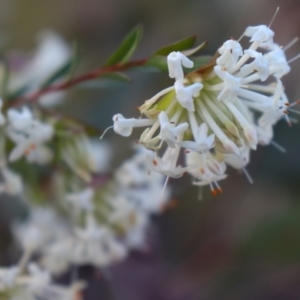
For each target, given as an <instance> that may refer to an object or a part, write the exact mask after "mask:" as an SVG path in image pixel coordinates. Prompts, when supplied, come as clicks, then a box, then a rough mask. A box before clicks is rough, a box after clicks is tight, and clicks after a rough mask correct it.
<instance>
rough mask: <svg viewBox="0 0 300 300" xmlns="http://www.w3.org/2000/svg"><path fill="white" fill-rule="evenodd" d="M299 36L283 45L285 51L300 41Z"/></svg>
mask: <svg viewBox="0 0 300 300" xmlns="http://www.w3.org/2000/svg"><path fill="white" fill-rule="evenodd" d="M298 40H299V38H298V37H295V38H293V39H292V40H291V41H290V42H289V43H288V44H287V45H286V46H285V47H283V49H282V50H283V51H286V50H288V49H289V48H291V47H292V46H294V44H296V43H297V42H298Z"/></svg>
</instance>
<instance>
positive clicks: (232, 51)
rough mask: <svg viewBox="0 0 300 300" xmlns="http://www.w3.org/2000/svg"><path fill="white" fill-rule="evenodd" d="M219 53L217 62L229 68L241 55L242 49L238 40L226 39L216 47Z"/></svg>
mask: <svg viewBox="0 0 300 300" xmlns="http://www.w3.org/2000/svg"><path fill="white" fill-rule="evenodd" d="M218 52H219V53H220V54H221V56H220V57H218V58H217V64H218V65H220V66H222V67H224V68H226V69H228V70H230V69H231V68H232V67H233V66H234V65H235V64H236V63H237V61H238V59H239V57H240V56H242V55H243V49H242V46H241V45H240V43H239V42H237V41H234V40H228V41H226V42H225V43H224V44H223V45H222V47H221V48H219V49H218Z"/></svg>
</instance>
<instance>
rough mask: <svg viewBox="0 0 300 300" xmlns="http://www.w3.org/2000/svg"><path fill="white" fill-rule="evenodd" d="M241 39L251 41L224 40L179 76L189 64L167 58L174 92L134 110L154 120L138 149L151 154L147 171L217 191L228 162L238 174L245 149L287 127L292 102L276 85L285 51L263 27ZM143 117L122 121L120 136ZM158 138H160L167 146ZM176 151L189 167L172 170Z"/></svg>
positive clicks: (284, 63) (284, 69)
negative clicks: (208, 56)
mask: <svg viewBox="0 0 300 300" xmlns="http://www.w3.org/2000/svg"><path fill="white" fill-rule="evenodd" d="M243 36H248V37H250V42H251V43H252V44H251V45H250V47H249V48H248V49H245V50H243V49H242V47H241V45H240V43H239V42H237V41H234V40H228V41H226V42H225V43H224V44H223V45H222V46H221V47H220V48H219V49H218V53H217V54H219V57H218V56H217V55H216V56H214V58H213V59H212V61H210V62H209V63H208V64H206V65H204V66H203V67H200V68H199V69H198V70H193V72H191V73H189V74H187V75H186V76H185V77H183V76H184V72H183V67H182V65H184V66H186V67H190V66H192V64H190V65H188V63H183V61H185V62H186V60H185V58H184V55H183V54H180V53H178V52H176V53H174V52H172V53H170V55H169V56H168V68H169V75H170V77H171V78H175V82H174V86H173V88H172V87H169V88H166V89H164V90H163V91H161V92H159V93H157V94H156V95H155V96H154V97H152V98H151V99H150V100H149V101H147V102H146V103H145V104H144V105H142V106H141V107H140V112H141V113H142V115H144V116H146V117H147V118H149V120H150V121H152V122H153V123H152V124H151V125H150V124H147V125H146V126H149V127H147V128H146V130H144V132H143V134H142V136H141V138H140V142H141V144H142V145H144V146H145V147H146V148H148V149H151V150H154V151H155V152H152V153H151V154H148V155H147V159H148V161H149V167H150V169H151V170H153V171H156V172H158V173H160V174H162V175H164V176H167V177H175V178H176V177H180V176H181V175H182V174H183V173H185V172H186V171H187V172H188V173H190V174H191V175H192V176H193V177H195V178H196V179H197V181H196V184H197V185H206V184H208V185H210V186H211V189H212V191H214V192H213V193H215V191H216V190H217V191H218V190H220V187H219V186H218V181H219V180H221V179H224V178H225V177H226V174H225V170H226V164H228V165H231V166H233V167H235V168H242V169H244V166H245V165H246V164H247V163H248V161H249V157H250V149H252V150H256V148H257V145H258V143H259V144H269V143H270V142H271V139H272V137H273V129H272V126H273V125H275V124H276V123H277V122H278V121H279V120H280V119H281V118H285V119H286V120H287V121H288V123H290V120H289V118H288V116H287V114H288V110H289V106H290V104H289V101H288V98H287V96H286V94H285V93H284V88H283V85H282V82H281V81H280V78H281V77H282V76H283V75H285V74H286V73H287V72H288V71H289V70H290V67H289V65H288V62H287V60H286V58H285V54H284V50H283V49H285V48H283V49H282V48H280V47H279V46H278V45H276V44H275V43H273V36H274V32H273V31H272V30H271V29H270V28H269V27H267V26H265V25H261V26H250V27H248V28H247V29H246V31H245V32H244V35H243ZM274 79H275V81H274ZM290 111H292V110H291V109H290ZM142 120H143V121H142ZM142 120H133V119H129V120H125V121H124V126H120V127H121V128H120V129H119V130H116V131H117V132H119V133H120V134H123V135H124V133H123V132H121V129H123V130H125V131H126V130H128V131H129V132H128V133H127V135H129V134H130V133H131V131H132V128H133V127H136V126H135V124H134V122H141V123H140V124H142V123H144V122H146V120H147V119H142ZM126 122H127V123H126ZM171 124H172V125H171ZM187 125H189V128H187ZM175 129H176V130H175ZM179 129H182V131H181V130H179ZM183 129H185V130H183ZM207 132H209V133H210V135H209V136H207ZM125 133H126V132H125ZM159 139H161V140H165V141H166V143H167V147H166V149H165V147H164V146H165V145H164V144H163V143H159ZM181 148H184V149H188V150H190V151H186V150H185V151H183V152H185V154H188V153H189V152H192V153H190V154H193V156H192V157H194V159H193V161H194V165H193V163H190V162H189V161H191V159H190V160H189V161H187V166H182V167H181V166H180V167H178V166H177V165H178V159H179V157H180V152H182V151H181V150H182V149H181ZM160 154H162V156H160ZM244 173H245V174H246V171H245V172H244ZM246 176H247V174H246ZM250 181H251V180H250Z"/></svg>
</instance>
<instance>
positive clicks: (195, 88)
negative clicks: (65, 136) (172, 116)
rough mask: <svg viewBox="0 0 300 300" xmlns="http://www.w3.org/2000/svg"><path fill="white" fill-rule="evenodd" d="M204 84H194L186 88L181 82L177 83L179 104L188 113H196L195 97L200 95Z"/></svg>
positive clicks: (176, 89)
mask: <svg viewBox="0 0 300 300" xmlns="http://www.w3.org/2000/svg"><path fill="white" fill-rule="evenodd" d="M202 88H203V84H201V83H200V82H196V83H193V84H192V85H189V86H184V85H183V84H182V83H181V82H180V81H176V82H175V91H176V97H177V100H178V102H179V103H180V104H181V106H182V107H184V108H186V109H187V110H188V111H195V106H194V97H197V96H198V95H199V92H200V90H201V89H202Z"/></svg>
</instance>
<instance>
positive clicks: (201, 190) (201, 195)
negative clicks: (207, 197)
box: [198, 186, 203, 201]
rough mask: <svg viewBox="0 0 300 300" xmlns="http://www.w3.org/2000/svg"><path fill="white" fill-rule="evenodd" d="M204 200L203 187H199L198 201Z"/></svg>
mask: <svg viewBox="0 0 300 300" xmlns="http://www.w3.org/2000/svg"><path fill="white" fill-rule="evenodd" d="M202 199H203V186H199V189H198V200H199V201H200V200H202Z"/></svg>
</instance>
